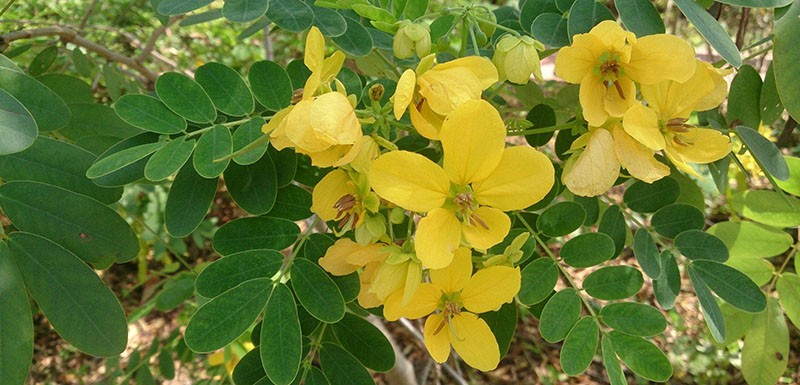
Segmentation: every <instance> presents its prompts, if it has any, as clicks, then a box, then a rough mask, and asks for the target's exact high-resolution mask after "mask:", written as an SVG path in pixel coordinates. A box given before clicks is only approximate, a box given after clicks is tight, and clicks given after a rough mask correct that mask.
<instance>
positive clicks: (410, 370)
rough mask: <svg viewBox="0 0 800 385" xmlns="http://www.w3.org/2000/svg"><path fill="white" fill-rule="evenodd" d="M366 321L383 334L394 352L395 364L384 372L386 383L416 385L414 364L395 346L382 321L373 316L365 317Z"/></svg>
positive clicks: (391, 384)
mask: <svg viewBox="0 0 800 385" xmlns="http://www.w3.org/2000/svg"><path fill="white" fill-rule="evenodd" d="M367 321H369V322H370V323H371V324H373V325H375V327H376V328H378V330H380V331H381V333H383V335H384V336H385V337H386V339H387V340H389V344H390V345H392V350H394V357H395V363H394V367H393V368H392V370H390V371H388V372H386V380H387V382H388V383H389V384H390V385H417V379H416V378H415V377H414V372H415V371H414V364H412V363H411V361H409V360H408V358H406V356H405V355H404V354H403V351H402V350H400V347H399V346H397V342H396V341H395V339H394V338H393V337H392V334H391V333H390V332H389V330H387V329H386V325H384V324H383V321H381V319H380V318H378V317H375V316H374V315H371V316H369V317H367Z"/></svg>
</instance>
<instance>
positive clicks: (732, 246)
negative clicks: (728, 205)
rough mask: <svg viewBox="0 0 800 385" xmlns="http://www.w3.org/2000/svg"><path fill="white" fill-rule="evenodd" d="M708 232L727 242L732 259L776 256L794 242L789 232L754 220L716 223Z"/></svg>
mask: <svg viewBox="0 0 800 385" xmlns="http://www.w3.org/2000/svg"><path fill="white" fill-rule="evenodd" d="M708 233H709V234H712V235H714V236H716V237H717V238H719V239H721V240H722V242H724V243H725V246H727V247H728V252H729V253H730V257H731V259H734V258H769V257H774V256H776V255H779V254H781V253H783V252H784V251H786V250H788V249H789V247H791V246H792V244H793V243H794V241H792V237H791V236H789V234H786V233H785V232H783V231H781V230H778V229H776V228H774V227H771V226H766V225H762V224H758V223H754V222H720V223H715V224H714V225H713V226H711V227H710V228H709V229H708Z"/></svg>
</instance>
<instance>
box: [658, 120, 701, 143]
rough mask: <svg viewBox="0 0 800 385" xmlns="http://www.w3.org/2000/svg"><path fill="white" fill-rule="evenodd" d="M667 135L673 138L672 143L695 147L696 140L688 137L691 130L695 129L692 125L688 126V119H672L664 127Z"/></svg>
mask: <svg viewBox="0 0 800 385" xmlns="http://www.w3.org/2000/svg"><path fill="white" fill-rule="evenodd" d="M664 128H665V130H666V134H667V135H668V136H670V137H672V142H673V143H675V144H677V145H679V146H683V147H688V146H692V145H694V138H692V137H690V136H689V135H687V134H688V133H689V132H690V131H689V129H690V128H694V126H693V125H691V124H686V119H684V118H675V119H670V120H668V121H667V123H666V124H665V125H664Z"/></svg>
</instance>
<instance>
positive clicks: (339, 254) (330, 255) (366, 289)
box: [319, 238, 389, 308]
mask: <svg viewBox="0 0 800 385" xmlns="http://www.w3.org/2000/svg"><path fill="white" fill-rule="evenodd" d="M384 246H385V245H382V244H378V243H376V244H371V245H361V244H358V243H356V242H353V241H352V240H350V239H348V238H341V239H339V240H337V241H336V243H334V244H333V246H331V247H329V248H328V250H327V251H326V252H325V255H324V256H323V257H322V258H320V259H319V265H320V266H322V268H323V269H325V271H327V272H328V273H331V274H332V275H335V276H343V275H349V274H352V273H354V272H356V271H359V270H362V272H361V273H360V274H359V281H360V282H361V289H360V291H359V294H358V303H359V304H360V305H361V306H363V307H365V308H372V307H377V306H380V305H381V303H382V302H383V301H382V300H380V299H378V297H377V296H376V295H375V294H374V293H373V292H372V291H371V290H370V288H371V285H372V278H373V277H374V275H375V272H376V271H377V270H378V268H379V267H380V266H381V265H382V264H383V261H384V260H385V259H386V257H388V256H389V253H388V252H386V251H385V250H384Z"/></svg>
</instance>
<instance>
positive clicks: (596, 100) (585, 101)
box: [578, 73, 608, 127]
mask: <svg viewBox="0 0 800 385" xmlns="http://www.w3.org/2000/svg"><path fill="white" fill-rule="evenodd" d="M606 92H607V89H606V86H605V85H604V84H603V83H602V82H601V81H600V79H599V78H598V77H596V76H594V75H593V74H591V73H590V74H587V75H586V76H584V77H583V80H582V81H581V89H580V92H579V94H578V97H579V99H580V101H581V107H582V108H583V118H584V119H586V121H587V122H589V125H590V126H595V127H600V126H602V125H603V123H605V122H606V119H608V112H607V111H606V108H605V99H606Z"/></svg>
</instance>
